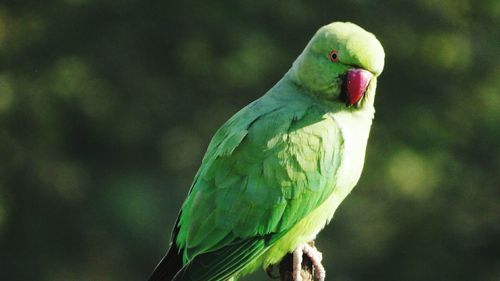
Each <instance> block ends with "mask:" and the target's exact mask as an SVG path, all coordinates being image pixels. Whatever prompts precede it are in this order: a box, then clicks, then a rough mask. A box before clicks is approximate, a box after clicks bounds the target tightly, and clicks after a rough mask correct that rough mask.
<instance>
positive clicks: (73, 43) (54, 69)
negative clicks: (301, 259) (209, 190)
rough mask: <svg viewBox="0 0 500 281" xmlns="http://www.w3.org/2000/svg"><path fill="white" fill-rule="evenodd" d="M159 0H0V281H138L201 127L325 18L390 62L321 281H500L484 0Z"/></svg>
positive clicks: (280, 68) (227, 111) (490, 14)
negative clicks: (352, 29)
mask: <svg viewBox="0 0 500 281" xmlns="http://www.w3.org/2000/svg"><path fill="white" fill-rule="evenodd" d="M171 2H172V1H159V0H155V1H143V2H141V1H132V0H109V1H97V0H64V1H63V0H61V1H27V0H24V1H7V2H2V3H1V4H0V159H1V162H0V280H47V281H53V280H55V281H58V280H145V279H146V277H147V276H148V275H149V274H150V272H151V271H152V269H153V267H154V266H155V264H156V262H157V261H158V260H159V259H160V257H161V256H162V254H163V253H164V251H165V249H166V247H167V244H168V240H169V233H170V229H171V227H172V224H173V222H174V219H175V216H176V214H177V210H178V209H179V207H180V205H181V202H182V200H183V199H184V197H185V195H186V192H187V190H188V187H189V185H190V182H191V180H192V178H193V175H194V173H195V172H196V169H197V168H198V166H199V164H200V160H201V157H202V155H203V152H204V150H205V149H206V146H207V144H208V142H209V140H210V137H211V135H212V134H213V133H214V132H215V130H216V129H217V128H218V127H219V126H220V125H221V124H222V123H223V122H224V121H225V120H226V119H227V118H229V117H230V116H231V115H232V114H233V113H235V112H236V111H237V110H238V109H240V108H241V107H243V106H244V105H246V104H248V103H249V102H250V101H252V100H254V99H256V98H257V97H259V96H261V95H262V94H263V93H265V91H266V90H267V89H269V88H270V87H271V86H272V85H273V84H274V83H275V82H276V81H277V80H278V79H280V77H281V76H282V75H283V74H284V73H285V72H286V71H287V69H288V68H289V67H290V65H291V63H292V61H293V60H294V59H295V57H296V56H297V55H298V54H299V53H300V52H301V50H302V49H303V48H304V46H305V45H306V43H307V41H308V40H309V39H310V37H311V36H312V35H313V33H314V32H315V31H316V29H317V28H319V27H320V26H322V25H324V24H327V23H329V22H331V21H334V20H349V21H353V22H355V23H357V24H359V25H361V26H362V27H364V28H366V29H367V30H369V31H371V32H373V33H375V34H376V35H377V36H378V38H379V39H380V41H381V42H382V44H383V45H384V47H385V50H386V53H387V59H386V68H385V71H384V73H383V75H382V76H381V78H380V79H379V87H378V92H377V93H378V95H377V99H376V108H377V114H376V120H375V123H374V127H373V131H372V134H371V138H370V141H369V145H368V152H367V160H366V166H365V171H364V174H363V176H362V178H361V181H360V183H359V185H358V187H357V188H356V189H355V190H354V192H353V193H352V194H351V195H350V196H349V197H348V199H347V200H346V201H345V202H344V204H343V205H342V206H341V208H340V209H339V210H338V212H337V214H336V216H335V218H334V220H333V222H332V223H331V224H330V226H328V227H327V229H326V230H324V231H323V232H322V233H321V235H320V236H319V238H318V244H319V248H320V249H322V250H323V252H324V256H325V260H324V261H325V265H326V267H327V272H328V276H329V280H335V281H351V280H384V281H386V280H408V281H412V280H415V281H417V280H419V281H420V280H436V281H437V280H440V281H442V280H454V281H461V280H481V281H498V280H500V201H499V200H500V157H499V156H500V145H499V143H500V64H499V62H500V2H499V1H497V0H480V1H472V0H421V1H395V0H392V1H375V0H356V1H349V2H340V1H337V2H336V1H314V2H312V1H309V2H307V1H276V2H273V3H266V2H264V1H260V2H257V1H229V0H225V1H176V2H175V3H171ZM245 280H267V279H266V277H265V276H264V274H263V273H258V274H255V275H252V276H250V277H247V278H245Z"/></svg>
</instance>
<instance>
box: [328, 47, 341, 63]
mask: <svg viewBox="0 0 500 281" xmlns="http://www.w3.org/2000/svg"><path fill="white" fill-rule="evenodd" d="M328 58H329V59H330V60H331V61H332V62H338V61H339V52H338V51H337V50H332V51H330V53H329V54H328Z"/></svg>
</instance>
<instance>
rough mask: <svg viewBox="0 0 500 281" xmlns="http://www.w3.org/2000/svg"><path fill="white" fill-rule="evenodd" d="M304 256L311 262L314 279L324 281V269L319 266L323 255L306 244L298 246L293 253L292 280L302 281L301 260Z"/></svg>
mask: <svg viewBox="0 0 500 281" xmlns="http://www.w3.org/2000/svg"><path fill="white" fill-rule="evenodd" d="M304 255H306V256H307V257H309V259H310V260H311V262H312V265H313V269H314V277H316V279H318V280H319V281H324V280H325V275H326V272H325V268H324V267H323V265H322V264H321V260H322V259H323V255H322V254H321V252H320V251H318V250H317V249H316V248H315V247H314V246H311V245H309V244H307V243H304V244H301V245H299V246H298V247H297V248H296V249H295V251H293V273H292V274H293V280H294V281H302V276H301V271H302V258H303V256H304Z"/></svg>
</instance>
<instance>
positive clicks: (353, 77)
mask: <svg viewBox="0 0 500 281" xmlns="http://www.w3.org/2000/svg"><path fill="white" fill-rule="evenodd" d="M372 77H373V74H371V72H369V71H366V70H364V69H361V68H352V69H349V70H348V71H347V75H346V78H345V81H344V91H345V97H346V104H347V106H352V105H354V104H356V103H358V102H359V101H360V100H361V98H362V97H363V95H364V94H365V92H366V89H367V88H368V84H370V80H371V79H372Z"/></svg>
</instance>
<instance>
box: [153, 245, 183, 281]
mask: <svg viewBox="0 0 500 281" xmlns="http://www.w3.org/2000/svg"><path fill="white" fill-rule="evenodd" d="M181 269H182V255H181V254H180V253H179V250H178V249H177V247H176V246H175V243H172V245H171V246H170V248H169V249H168V252H167V254H166V255H165V257H163V259H162V260H161V261H160V263H158V265H157V266H156V268H155V270H154V271H153V274H151V277H149V279H148V280H149V281H171V280H172V279H174V276H175V275H176V274H177V273H178V272H179V271H180V270H181Z"/></svg>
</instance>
